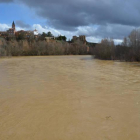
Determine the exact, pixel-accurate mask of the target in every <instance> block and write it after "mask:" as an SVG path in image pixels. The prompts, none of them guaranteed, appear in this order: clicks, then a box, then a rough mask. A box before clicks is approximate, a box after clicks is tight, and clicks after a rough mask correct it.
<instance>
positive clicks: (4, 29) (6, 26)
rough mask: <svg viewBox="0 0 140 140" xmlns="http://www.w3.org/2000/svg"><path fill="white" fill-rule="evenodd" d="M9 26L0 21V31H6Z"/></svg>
mask: <svg viewBox="0 0 140 140" xmlns="http://www.w3.org/2000/svg"><path fill="white" fill-rule="evenodd" d="M9 28H11V27H10V26H9V25H7V24H1V23H0V31H6V30H8V29H9Z"/></svg>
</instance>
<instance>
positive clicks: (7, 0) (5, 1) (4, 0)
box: [0, 0, 13, 3]
mask: <svg viewBox="0 0 140 140" xmlns="http://www.w3.org/2000/svg"><path fill="white" fill-rule="evenodd" d="M8 2H13V0H0V3H8Z"/></svg>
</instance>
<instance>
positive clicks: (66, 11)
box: [20, 0, 140, 30]
mask: <svg viewBox="0 0 140 140" xmlns="http://www.w3.org/2000/svg"><path fill="white" fill-rule="evenodd" d="M20 1H22V2H23V3H24V4H26V5H27V6H29V7H31V8H34V9H35V10H36V13H37V15H38V16H41V17H43V18H46V19H49V20H50V22H51V23H52V25H53V26H54V27H56V28H59V29H64V30H66V29H68V30H69V29H70V28H71V30H72V29H73V30H74V29H75V28H76V27H79V26H87V25H89V24H97V25H105V24H107V23H110V24H121V25H132V26H139V23H140V18H138V17H139V14H140V9H139V7H138V5H140V1H139V0H133V1H132V0H127V1H126V0H124V1H123V2H122V1H121V0H98V1H97V0H76V1H75V0H71V1H66V0H30V1H29V0H20ZM66 27H67V28H66Z"/></svg>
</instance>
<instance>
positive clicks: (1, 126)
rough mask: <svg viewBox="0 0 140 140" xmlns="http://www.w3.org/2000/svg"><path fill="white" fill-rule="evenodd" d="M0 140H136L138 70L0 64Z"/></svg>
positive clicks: (78, 61)
mask: <svg viewBox="0 0 140 140" xmlns="http://www.w3.org/2000/svg"><path fill="white" fill-rule="evenodd" d="M0 140H140V64H139V63H126V62H113V61H102V60H94V59H91V56H42V57H13V58H2V59H0Z"/></svg>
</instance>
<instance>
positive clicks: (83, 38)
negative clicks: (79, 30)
mask: <svg viewBox="0 0 140 140" xmlns="http://www.w3.org/2000/svg"><path fill="white" fill-rule="evenodd" d="M72 41H73V42H82V43H83V44H85V45H86V42H87V41H86V36H85V35H80V36H79V37H77V36H73V38H72Z"/></svg>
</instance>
